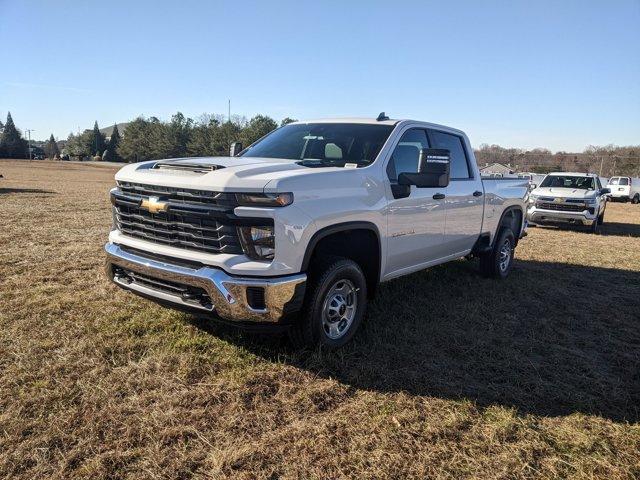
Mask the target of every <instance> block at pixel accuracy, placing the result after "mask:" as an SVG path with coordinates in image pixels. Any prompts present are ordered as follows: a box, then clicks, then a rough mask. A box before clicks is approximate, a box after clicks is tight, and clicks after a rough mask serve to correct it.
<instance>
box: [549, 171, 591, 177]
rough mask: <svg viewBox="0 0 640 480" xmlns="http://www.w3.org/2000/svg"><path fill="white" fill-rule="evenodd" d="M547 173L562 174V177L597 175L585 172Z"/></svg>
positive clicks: (552, 173)
mask: <svg viewBox="0 0 640 480" xmlns="http://www.w3.org/2000/svg"><path fill="white" fill-rule="evenodd" d="M547 175H562V176H564V177H597V176H598V175H597V174H595V173H586V172H582V173H581V172H551V173H547Z"/></svg>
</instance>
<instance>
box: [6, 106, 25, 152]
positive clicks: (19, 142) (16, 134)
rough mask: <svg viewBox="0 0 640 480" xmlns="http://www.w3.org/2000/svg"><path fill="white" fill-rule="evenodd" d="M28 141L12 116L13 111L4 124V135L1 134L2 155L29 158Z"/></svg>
mask: <svg viewBox="0 0 640 480" xmlns="http://www.w3.org/2000/svg"><path fill="white" fill-rule="evenodd" d="M27 150H28V145H27V141H26V140H25V139H24V138H22V134H21V133H20V130H18V129H17V128H16V126H15V124H14V123H13V118H11V112H9V113H8V114H7V122H6V123H5V124H4V129H3V130H2V136H0V157H6V158H27V156H28V153H27Z"/></svg>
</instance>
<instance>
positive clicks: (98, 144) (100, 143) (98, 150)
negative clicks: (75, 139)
mask: <svg viewBox="0 0 640 480" xmlns="http://www.w3.org/2000/svg"><path fill="white" fill-rule="evenodd" d="M105 143H106V139H105V135H104V133H102V132H100V129H99V128H98V122H97V121H96V122H95V123H94V124H93V145H92V146H91V155H98V156H102V152H104V147H105Z"/></svg>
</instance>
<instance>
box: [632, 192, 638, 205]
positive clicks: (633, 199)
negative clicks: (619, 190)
mask: <svg viewBox="0 0 640 480" xmlns="http://www.w3.org/2000/svg"><path fill="white" fill-rule="evenodd" d="M631 203H633V204H634V205H637V204H638V203H640V194H637V193H636V194H635V196H634V197H633V198H632V199H631Z"/></svg>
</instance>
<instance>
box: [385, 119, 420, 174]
mask: <svg viewBox="0 0 640 480" xmlns="http://www.w3.org/2000/svg"><path fill="white" fill-rule="evenodd" d="M423 148H429V141H428V140H427V133H426V131H425V130H422V129H418V128H413V129H411V130H407V131H406V132H404V134H403V135H402V138H400V141H399V142H398V145H397V146H396V148H395V149H394V150H393V153H392V154H391V160H389V165H388V166H387V175H389V179H391V180H397V179H398V175H400V174H401V173H416V172H417V171H418V162H419V160H420V151H421V150H422V149H423Z"/></svg>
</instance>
